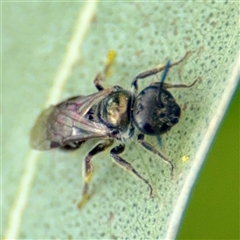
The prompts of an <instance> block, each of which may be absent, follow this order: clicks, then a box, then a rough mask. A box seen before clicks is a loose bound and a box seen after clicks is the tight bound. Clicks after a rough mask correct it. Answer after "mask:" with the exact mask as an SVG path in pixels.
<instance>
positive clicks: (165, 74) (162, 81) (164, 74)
mask: <svg viewBox="0 0 240 240" xmlns="http://www.w3.org/2000/svg"><path fill="white" fill-rule="evenodd" d="M170 67H171V61H170V60H168V61H167V64H166V66H165V70H164V72H163V75H162V79H161V81H160V88H162V86H163V83H164V81H165V79H166V77H167V74H168V71H169V68H170Z"/></svg>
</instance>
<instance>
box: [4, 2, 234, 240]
mask: <svg viewBox="0 0 240 240" xmlns="http://www.w3.org/2000/svg"><path fill="white" fill-rule="evenodd" d="M1 6H2V52H3V53H2V130H3V133H2V139H3V142H2V159H3V161H2V169H3V171H2V179H3V180H2V188H3V202H2V216H3V223H2V225H3V233H2V236H3V237H5V238H34V239H40V238H42V239H46V238H49V239H53V238H65V239H66V238H69V239H76V238H88V239H90V238H92V239H97V238H105V239H109V238H113V239H122V238H129V239H133V238H137V239H139V238H143V239H147V238H149V239H156V238H175V237H176V234H177V231H178V227H179V224H180V223H181V218H182V214H183V211H184V209H185V207H186V202H187V201H188V200H189V197H190V192H191V190H192V188H193V185H194V183H195V181H196V178H197V176H198V174H199V171H200V169H201V166H202V165H203V162H204V159H205V156H206V153H207V151H208V149H209V148H210V147H211V143H212V139H213V138H214V135H215V133H216V130H217V128H218V126H219V123H220V122H221V119H222V118H223V116H224V113H225V112H226V109H227V107H228V104H229V101H230V100H231V97H232V95H233V92H234V90H235V88H236V87H237V84H238V78H239V65H238V64H239V63H238V62H237V61H239V59H236V58H237V56H239V42H238V35H239V27H238V24H239V22H238V21H239V20H238V11H237V9H238V3H237V2H235V3H234V2H225V3H224V2H216V3H214V2H209V1H205V2H197V3H196V2H194V3H193V2H174V4H172V2H151V3H150V2H148V3H147V2H146V3H144V2H129V3H124V2H117V3H116V2H115V3H114V2H104V1H103V2H101V3H97V2H90V1H89V2H85V3H84V2H81V3H79V2H3V3H2V5H1ZM110 49H113V50H115V51H116V52H117V59H116V62H115V63H114V65H113V67H112V75H111V76H109V77H108V78H107V80H106V81H105V82H104V83H103V85H104V86H106V87H110V86H113V85H121V86H123V87H124V88H128V89H130V83H131V81H132V79H133V78H134V77H135V76H136V75H137V74H138V73H140V72H142V71H144V70H146V69H149V68H152V67H155V66H156V65H158V64H164V63H165V62H166V61H167V60H168V59H171V61H172V62H174V61H177V60H179V59H181V58H182V57H183V56H184V55H185V53H186V52H187V51H191V56H190V57H189V58H188V59H187V60H186V61H184V62H183V63H181V64H180V65H178V66H176V67H173V68H171V69H170V72H169V75H168V78H167V82H169V83H185V84H190V83H192V82H193V81H194V79H196V78H197V77H201V81H200V82H198V83H197V84H196V85H195V86H194V87H192V88H191V89H173V90H171V93H172V94H173V96H174V98H175V99H176V100H177V102H178V103H179V105H180V106H181V107H182V108H184V109H185V110H184V111H183V114H182V117H181V120H180V122H179V124H177V125H176V126H175V127H174V128H173V129H172V130H171V131H170V132H169V133H167V134H165V135H163V136H162V141H163V145H164V151H165V153H166V155H167V156H168V157H169V158H170V159H172V161H173V163H174V165H175V171H174V177H173V178H171V176H170V170H169V166H168V165H167V164H166V163H165V162H164V161H162V159H160V158H158V157H156V156H154V155H153V154H152V153H150V152H147V151H145V150H144V149H142V148H141V146H139V145H138V144H137V143H136V141H129V142H127V143H126V152H125V153H124V154H123V158H124V159H126V160H128V161H129V162H131V164H132V165H133V166H134V167H135V168H136V169H137V171H138V172H139V173H140V174H141V175H142V176H144V177H145V178H146V179H148V180H149V182H150V183H151V184H152V186H153V188H154V193H155V197H154V199H151V198H150V197H149V189H148V187H147V186H146V185H145V184H144V183H143V182H142V181H141V180H139V179H138V178H136V177H134V176H132V175H131V174H129V173H128V172H126V171H123V170H122V169H120V168H119V167H118V166H117V165H115V164H114V163H112V162H111V158H110V156H109V151H106V152H105V153H102V154H99V155H98V156H96V157H95V158H94V159H93V164H94V169H95V174H94V176H93V179H92V182H91V184H92V185H91V191H92V192H93V196H92V198H91V199H90V200H89V202H87V204H86V206H85V207H84V208H83V209H82V210H79V209H77V207H76V205H77V202H78V201H79V200H80V198H81V192H82V187H83V180H82V176H81V172H82V162H83V158H84V156H85V154H86V153H87V152H88V151H89V150H90V149H91V148H92V147H93V145H94V144H96V142H95V141H89V142H88V143H86V144H85V145H83V147H81V149H79V150H78V151H75V152H73V153H70V152H67V153H66V152H61V151H58V150H54V151H48V152H37V151H34V150H32V149H31V148H30V146H29V133H30V130H31V127H32V126H33V125H34V121H35V119H36V118H37V116H38V115H39V114H40V112H41V111H42V110H43V109H44V108H46V107H48V106H49V105H51V104H56V103H57V102H58V101H61V100H63V99H66V98H68V97H71V96H75V95H88V94H90V93H93V92H95V91H96V89H95V88H94V85H93V79H94V77H95V76H96V74H97V73H98V72H101V71H102V70H103V68H104V64H105V61H106V55H107V52H108V51H109V50H110ZM159 76H160V75H159ZM151 81H156V78H155V77H153V78H151V77H150V78H149V79H147V80H142V81H141V83H140V87H141V88H144V86H147V85H149V83H150V82H151ZM135 139H136V138H134V140H135ZM147 139H148V140H149V141H151V143H153V144H154V145H155V146H156V147H159V149H160V146H159V145H158V143H157V141H156V139H155V138H147ZM116 144H117V142H116ZM183 160H187V161H183Z"/></svg>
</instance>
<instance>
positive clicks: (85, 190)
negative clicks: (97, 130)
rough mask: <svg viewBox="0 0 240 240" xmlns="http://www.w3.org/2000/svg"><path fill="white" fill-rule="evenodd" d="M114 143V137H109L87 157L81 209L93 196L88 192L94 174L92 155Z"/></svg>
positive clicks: (84, 168) (79, 206) (79, 204)
mask: <svg viewBox="0 0 240 240" xmlns="http://www.w3.org/2000/svg"><path fill="white" fill-rule="evenodd" d="M112 144H113V140H112V139H109V140H106V141H105V142H102V143H99V144H97V145H96V146H95V147H94V148H93V149H92V150H91V151H90V152H89V153H88V154H87V156H86V157H85V160H84V167H83V175H84V188H83V194H82V199H81V200H80V202H79V203H78V208H79V209H81V208H82V207H83V206H84V205H85V204H86V202H87V201H88V200H89V199H90V197H91V194H88V189H89V183H90V181H91V179H92V176H93V165H92V163H91V159H92V157H93V156H95V155H96V154H98V153H100V152H102V151H104V150H106V149H107V148H108V147H110V146H111V145H112Z"/></svg>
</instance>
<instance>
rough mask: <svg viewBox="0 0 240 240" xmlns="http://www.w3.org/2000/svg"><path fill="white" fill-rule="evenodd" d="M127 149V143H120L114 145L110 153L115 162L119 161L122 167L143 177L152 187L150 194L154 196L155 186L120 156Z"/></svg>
mask: <svg viewBox="0 0 240 240" xmlns="http://www.w3.org/2000/svg"><path fill="white" fill-rule="evenodd" d="M124 149H125V145H123V144H120V145H119V146H116V147H114V148H113V149H112V150H111V152H110V154H111V157H112V158H113V160H114V162H115V163H117V164H118V165H119V166H120V167H122V168H123V169H125V170H127V171H130V172H132V173H133V174H135V175H136V176H137V177H138V178H140V179H142V180H143V181H144V182H145V183H146V184H147V185H148V186H149V188H150V196H151V197H153V188H152V185H151V184H150V183H149V182H148V181H147V180H146V179H145V178H143V177H142V176H141V175H140V174H139V173H138V172H137V171H136V170H135V169H134V167H133V166H132V165H131V164H130V163H128V162H127V161H125V160H124V159H123V158H121V157H120V156H119V154H121V153H122V152H123V151H124Z"/></svg>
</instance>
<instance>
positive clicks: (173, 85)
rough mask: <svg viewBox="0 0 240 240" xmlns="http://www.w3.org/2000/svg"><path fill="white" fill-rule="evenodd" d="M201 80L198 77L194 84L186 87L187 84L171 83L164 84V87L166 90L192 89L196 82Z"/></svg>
mask: <svg viewBox="0 0 240 240" xmlns="http://www.w3.org/2000/svg"><path fill="white" fill-rule="evenodd" d="M200 79H201V78H200V77H197V78H196V79H195V80H194V81H193V83H191V84H189V85H186V84H170V83H163V84H162V87H163V88H164V89H167V88H191V87H192V86H193V85H195V83H196V82H198V81H199V80H200Z"/></svg>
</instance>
